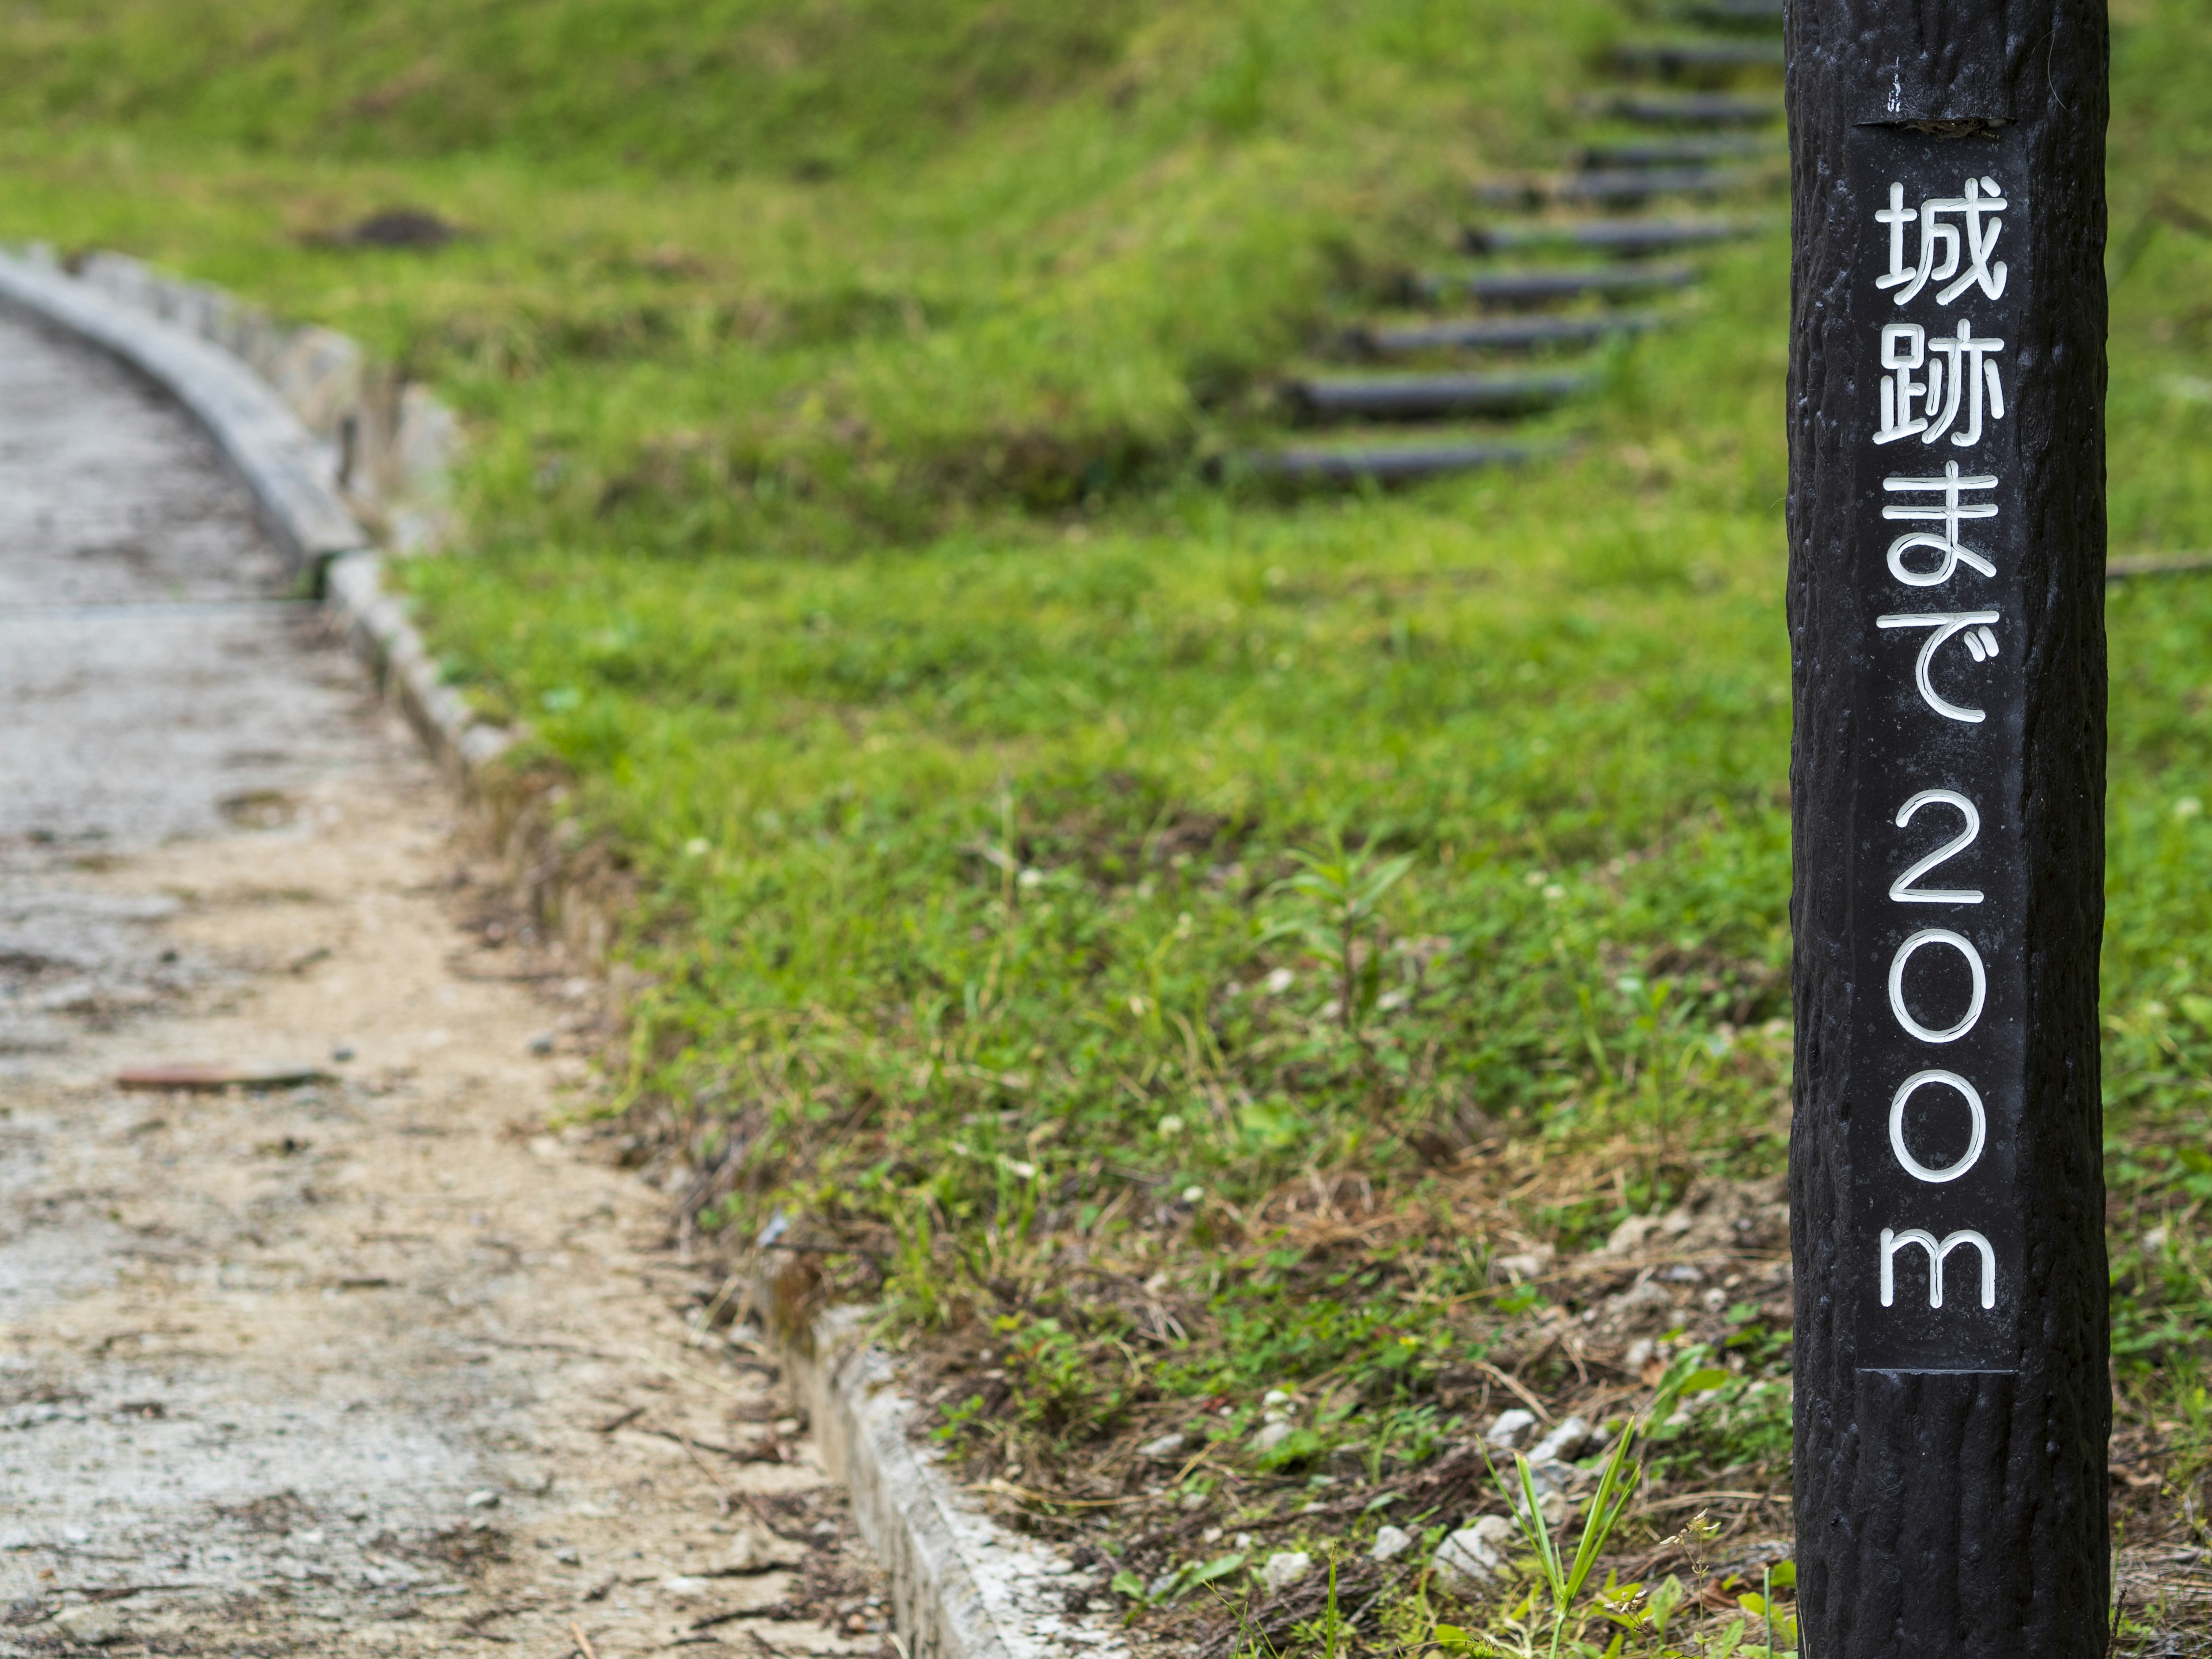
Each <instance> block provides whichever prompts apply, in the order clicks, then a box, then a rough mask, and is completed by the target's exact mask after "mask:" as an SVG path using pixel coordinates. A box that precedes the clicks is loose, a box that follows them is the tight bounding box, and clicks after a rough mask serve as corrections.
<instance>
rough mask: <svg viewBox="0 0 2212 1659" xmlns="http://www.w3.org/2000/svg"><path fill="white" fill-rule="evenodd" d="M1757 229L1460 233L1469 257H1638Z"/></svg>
mask: <svg viewBox="0 0 2212 1659" xmlns="http://www.w3.org/2000/svg"><path fill="white" fill-rule="evenodd" d="M1757 228H1758V227H1757V226H1756V225H1755V224H1753V223H1752V222H1749V221H1747V220H1743V219H1644V218H1634V219H1561V220H1558V221H1556V222H1553V221H1545V220H1536V221H1534V222H1529V223H1527V224H1518V225H1470V226H1468V228H1467V229H1466V230H1464V231H1462V233H1461V234H1460V243H1461V246H1463V247H1464V248H1465V249H1466V250H1467V251H1468V252H1469V253H1478V254H1487V253H1506V252H1512V251H1513V250H1515V249H1517V248H1532V247H1547V246H1566V247H1578V248H1587V249H1589V250H1590V251H1591V252H1606V253H1618V254H1620V255H1621V256H1622V257H1624V258H1635V257H1637V256H1638V255H1641V254H1646V253H1664V252H1668V251H1669V250H1671V249H1674V248H1685V247H1711V246H1713V245H1714V244H1716V243H1718V242H1732V241H1735V240H1740V239H1741V238H1742V237H1745V236H1748V235H1750V234H1753V231H1755V230H1756V229H1757Z"/></svg>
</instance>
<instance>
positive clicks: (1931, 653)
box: [1874, 611, 2000, 726]
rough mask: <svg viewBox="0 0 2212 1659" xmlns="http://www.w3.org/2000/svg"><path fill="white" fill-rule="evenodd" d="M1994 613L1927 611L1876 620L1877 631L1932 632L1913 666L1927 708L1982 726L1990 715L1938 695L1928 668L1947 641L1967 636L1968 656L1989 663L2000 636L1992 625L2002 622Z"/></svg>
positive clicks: (1947, 716)
mask: <svg viewBox="0 0 2212 1659" xmlns="http://www.w3.org/2000/svg"><path fill="white" fill-rule="evenodd" d="M1999 620H2000V618H1999V617H1998V615H1997V613H1996V611H1918V612H1913V613H1910V614H1907V615H1905V616H1894V617H1875V619H1874V625H1875V627H1876V628H1925V629H1931V630H1933V631H1932V632H1930V633H1929V635H1928V641H1927V643H1926V644H1924V645H1923V646H1922V647H1920V660H1919V661H1918V662H1917V663H1916V664H1915V665H1913V678H1914V680H1915V682H1916V683H1917V684H1918V685H1919V687H1920V695H1921V696H1923V697H1924V698H1926V699H1927V701H1928V706H1929V708H1932V709H1934V710H1935V711H1936V713H1937V714H1941V715H1942V716H1944V718H1946V719H1947V720H1965V721H1966V723H1967V724H1968V725H1970V726H1973V725H1979V724H1980V723H1981V722H1982V721H1983V720H1987V719H1988V718H1989V715H1988V714H1985V713H1984V711H1983V710H1981V709H1979V708H1961V707H1960V705H1959V704H1957V703H1955V702H1949V701H1948V700H1946V699H1945V698H1944V697H1943V696H1941V695H1939V694H1938V693H1937V691H1936V687H1935V686H1934V684H1931V683H1930V682H1929V678H1928V665H1929V663H1930V662H1932V661H1933V660H1934V659H1935V656H1936V650H1937V648H1938V647H1941V646H1942V644H1943V642H1944V641H1946V640H1949V639H1952V638H1954V636H1956V635H1960V634H1964V635H1966V654H1967V655H1968V656H1970V657H1972V659H1974V660H1975V661H1976V662H1987V661H1988V660H1989V659H1990V658H1992V657H1994V656H1996V654H1997V636H1996V635H1995V634H1994V633H1992V632H1991V631H1990V627H1989V624H1990V623H1993V622H1996V621H1999Z"/></svg>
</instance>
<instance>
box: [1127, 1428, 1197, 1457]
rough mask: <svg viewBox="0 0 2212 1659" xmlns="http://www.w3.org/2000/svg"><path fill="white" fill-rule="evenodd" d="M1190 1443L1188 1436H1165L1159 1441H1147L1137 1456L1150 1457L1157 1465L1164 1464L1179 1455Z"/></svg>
mask: <svg viewBox="0 0 2212 1659" xmlns="http://www.w3.org/2000/svg"><path fill="white" fill-rule="evenodd" d="M1189 1443H1190V1437H1189V1436H1188V1435H1187V1434H1164V1435H1162V1436H1161V1437H1159V1438H1158V1439H1157V1440H1147V1441H1146V1442H1145V1443H1144V1444H1143V1445H1141V1446H1139V1447H1138V1448H1137V1455H1138V1456H1139V1457H1149V1458H1151V1459H1152V1461H1153V1462H1155V1463H1164V1462H1167V1461H1168V1460H1169V1459H1170V1458H1171V1457H1174V1456H1176V1455H1179V1454H1180V1453H1181V1452H1182V1449H1183V1448H1184V1447H1185V1446H1188V1444H1189Z"/></svg>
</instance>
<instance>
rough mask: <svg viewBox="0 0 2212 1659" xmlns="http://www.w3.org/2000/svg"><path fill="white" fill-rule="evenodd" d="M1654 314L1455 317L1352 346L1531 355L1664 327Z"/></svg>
mask: <svg viewBox="0 0 2212 1659" xmlns="http://www.w3.org/2000/svg"><path fill="white" fill-rule="evenodd" d="M1659 320H1660V319H1659V314H1658V313H1656V312H1652V311H1601V312H1598V313H1594V314H1592V315H1589V316H1586V317H1453V318H1449V319H1445V320H1443V321H1441V322H1425V323H1400V324H1387V323H1368V324H1364V325H1362V326H1360V327H1358V328H1356V329H1353V330H1352V331H1351V333H1350V334H1349V335H1348V336H1347V337H1346V343H1347V344H1348V345H1350V346H1351V347H1352V349H1353V350H1355V351H1362V352H1365V353H1366V354H1368V355H1369V356H1375V357H1400V356H1410V355H1412V354H1413V353H1415V352H1420V351H1531V350H1534V349H1536V348H1537V347H1539V346H1549V345H1595V344H1596V343H1598V342H1600V341H1601V340H1609V339H1613V338H1614V337H1618V336H1620V335H1623V334H1641V333H1644V332H1645V331H1649V330H1650V329H1655V328H1656V327H1658V326H1659Z"/></svg>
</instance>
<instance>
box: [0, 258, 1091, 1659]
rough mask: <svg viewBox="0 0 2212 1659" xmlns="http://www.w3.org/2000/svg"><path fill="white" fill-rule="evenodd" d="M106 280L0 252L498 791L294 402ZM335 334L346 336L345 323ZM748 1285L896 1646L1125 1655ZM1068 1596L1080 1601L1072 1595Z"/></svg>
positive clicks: (834, 1342)
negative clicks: (136, 388) (137, 385)
mask: <svg viewBox="0 0 2212 1659" xmlns="http://www.w3.org/2000/svg"><path fill="white" fill-rule="evenodd" d="M115 263H116V264H125V265H128V266H129V269H130V270H131V271H138V272H143V269H144V268H143V267H141V266H137V265H136V264H135V263H132V262H115ZM126 274H127V273H126ZM133 280H135V278H134V279H133ZM163 280H166V279H163ZM172 286H173V288H174V289H176V291H177V292H179V293H184V294H187V295H197V296H201V297H202V299H204V303H205V305H206V307H208V311H207V316H208V317H211V318H213V319H216V323H223V319H225V318H230V319H235V317H236V316H238V315H240V314H243V313H242V312H241V310H240V308H239V307H236V304H235V302H234V301H231V300H229V299H228V296H226V295H219V294H216V293H215V292H214V291H213V290H210V289H191V288H189V287H186V286H185V285H182V284H173V285H172ZM114 287H115V284H114V283H112V282H104V283H100V284H99V285H97V286H95V285H94V283H92V282H89V281H87V280H82V279H80V278H77V277H74V276H70V275H68V274H67V273H65V272H64V271H63V270H60V269H59V268H58V266H57V265H56V264H53V263H52V261H51V259H44V258H20V257H17V256H15V255H11V254H6V253H0V307H5V308H7V309H10V310H14V311H15V312H17V313H22V314H25V315H27V316H29V317H30V318H32V319H34V320H36V321H38V322H40V323H42V324H44V325H46V326H49V327H52V328H57V329H59V330H61V331H64V332H66V333H69V334H70V335H73V336H75V337H77V338H79V339H82V340H84V341H86V342H88V343H91V344H94V345H96V346H98V347H100V349H102V350H105V351H106V352H107V353H108V354H110V355H111V356H114V357H116V358H118V359H119V360H120V361H121V362H124V363H125V364H126V365H128V366H129V367H131V368H133V369H136V370H137V371H138V372H139V373H140V374H144V375H145V376H147V377H148V378H149V379H150V380H153V381H155V383H156V384H157V385H159V386H161V387H162V388H164V389H165V390H166V391H167V392H170V393H171V394H172V395H173V396H174V397H175V398H177V399H178V401H179V402H180V403H182V404H184V406H185V408H186V409H187V410H190V411H191V414H192V415H193V416H195V417H197V419H198V421H199V422H200V423H201V424H202V425H203V426H204V427H205V428H207V430H208V431H209V433H210V435H212V436H213V438H214V439H215V441H216V445H217V447H219V448H220V449H221V450H222V453H223V455H224V457H225V459H227V460H228V462H229V463H230V465H232V466H233V467H234V469H235V470H236V471H237V472H238V475H239V477H240V479H241V480H242V481H243V482H244V483H245V484H246V488H247V489H249V490H250V491H251V492H252V496H253V500H254V504H255V507H256V510H257V511H258V513H259V515H260V517H261V520H262V521H263V523H264V526H266V527H267V529H268V532H269V534H270V537H271V538H272V539H274V540H275V541H276V544H278V546H279V547H281V548H282V549H283V550H284V551H285V552H286V553H287V554H288V555H289V556H290V557H291V559H292V560H293V562H294V563H295V568H297V569H298V570H299V571H300V573H301V575H302V577H303V578H306V579H307V580H313V581H315V582H316V583H317V585H318V586H319V590H320V592H321V594H322V598H323V600H324V603H325V605H327V606H328V607H329V608H330V611H331V615H332V617H333V618H334V620H335V621H336V623H337V625H338V626H339V628H340V629H342V630H343V633H344V635H345V636H346V640H347V642H348V644H349V647H351V648H352V649H353V650H354V651H355V652H356V653H357V654H359V655H360V656H361V657H362V659H364V660H365V661H366V662H367V663H368V665H369V666H370V668H371V670H372V671H374V673H375V675H376V677H377V680H378V683H379V684H380V686H381V687H382V688H383V690H384V693H385V695H386V696H387V697H389V698H391V699H392V702H394V703H396V704H397V705H398V707H399V708H401V709H402V710H403V711H404V713H405V714H407V716H408V718H409V720H410V721H411V722H412V724H413V725H414V726H415V728H416V731H417V732H420V733H421V735H422V739H423V741H424V742H425V743H426V744H428V746H429V748H430V750H432V752H433V753H434V754H435V755H436V757H438V759H439V760H440V761H441V763H443V764H444V765H445V767H446V768H447V771H448V772H449V773H450V774H451V775H452V776H453V779H454V781H455V782H456V783H457V784H459V786H460V787H461V788H462V789H463V791H464V793H468V794H471V795H474V796H477V797H478V798H479V799H484V798H489V796H491V795H492V794H493V793H495V792H494V791H493V790H492V789H491V787H489V786H490V776H489V768H490V766H491V763H492V762H493V761H495V759H496V758H497V757H499V755H500V754H501V752H502V751H504V750H506V749H507V747H508V745H509V744H511V743H512V742H513V734H512V733H511V732H507V731H504V730H502V729H501V728H499V727H497V726H491V725H489V724H488V723H486V722H484V721H482V720H478V719H477V717H476V714H475V713H474V711H473V710H471V708H469V706H468V703H467V702H466V700H465V699H464V698H463V697H462V696H460V695H459V693H457V692H456V691H454V690H453V688H452V687H450V686H447V685H445V684H441V683H440V681H439V678H438V672H437V667H436V665H435V662H434V661H433V660H432V659H431V657H430V654H429V653H428V650H427V649H426V648H425V647H424V646H423V643H422V636H421V635H418V634H417V633H416V630H415V629H414V627H413V625H412V624H411V623H409V622H408V620H407V617H406V614H405V612H404V610H403V609H402V607H401V605H400V603H399V601H398V600H397V599H394V598H393V597H392V595H391V594H389V593H387V592H385V590H384V587H383V585H382V582H381V580H380V573H381V569H382V565H383V560H382V558H381V556H380V555H378V554H377V553H376V552H374V550H372V549H371V547H370V541H369V538H368V534H367V533H366V532H364V531H363V530H362V526H361V525H360V523H359V521H358V520H356V518H355V517H354V515H353V513H351V512H350V511H349V508H348V507H347V505H346V503H345V502H344V501H343V500H342V499H341V498H340V496H339V495H338V492H337V489H336V488H334V487H333V483H331V480H330V477H329V474H330V471H331V468H330V467H329V465H328V464H327V462H326V460H325V457H324V456H323V455H322V454H320V453H319V452H318V449H317V447H316V444H315V442H314V440H313V437H312V435H310V433H309V431H308V429H307V427H306V426H305V425H304V424H303V423H302V421H301V416H299V415H298V414H296V413H295V410H294V409H293V407H292V406H291V405H290V404H288V402H287V400H286V398H283V397H282V396H280V395H279V394H278V392H277V391H276V389H275V388H274V387H272V386H270V384H268V383H267V382H266V381H264V380H262V379H260V378H259V377H258V376H257V375H256V374H254V372H253V370H252V368H249V367H248V366H247V364H246V362H242V361H241V360H240V356H238V355H237V354H235V353H234V352H233V351H232V350H230V349H226V347H225V346H224V345H222V344H221V343H216V340H214V339H212V338H203V337H200V333H202V332H204V333H210V334H212V333H215V332H216V329H215V327H214V326H213V325H210V327H209V328H207V329H204V330H202V331H199V332H194V331H188V330H187V329H185V327H182V326H179V324H178V323H177V322H175V321H171V320H166V319H164V318H163V317H162V316H161V315H157V314H153V313H154V308H153V307H145V306H141V305H137V304H134V303H131V300H133V299H135V298H136V297H137V296H136V295H129V296H126V297H125V298H118V297H116V295H115V294H114V292H113V289H114ZM222 307H229V308H230V309H229V310H228V311H225V310H223V309H222ZM223 325H224V326H234V321H233V323H228V324H223ZM322 332H323V331H306V334H307V335H308V336H313V335H319V334H321V333H322ZM297 338H299V336H295V339H297ZM328 338H329V339H331V340H337V341H339V342H340V343H341V344H343V345H344V346H346V347H347V348H349V349H352V348H351V343H350V342H346V341H343V338H342V337H339V336H335V335H333V336H329V337H328ZM332 355H338V356H342V354H336V353H335V352H334V350H333V351H326V352H325V356H332ZM355 361H356V362H357V361H358V358H357V353H356V359H355ZM340 471H341V475H342V474H343V467H341V469H340ZM753 1301H754V1304H755V1306H756V1308H757V1311H758V1312H759V1314H760V1315H761V1317H762V1322H763V1325H764V1326H765V1327H766V1328H767V1329H768V1330H769V1333H770V1336H771V1340H772V1341H773V1342H774V1344H775V1348H776V1351H777V1357H778V1358H780V1359H781V1361H782V1362H783V1364H784V1366H785V1368H786V1370H787V1373H788V1374H789V1376H790V1377H791V1380H792V1383H793V1390H794V1392H795V1393H796V1394H797V1395H798V1396H799V1401H800V1402H801V1403H802V1405H803V1406H804V1407H805V1411H806V1413H807V1418H808V1420H809V1422H810V1423H811V1425H812V1426H813V1430H814V1433H815V1435H816V1437H817V1440H818V1442H819V1443H820V1445H821V1447H822V1451H823V1462H825V1464H826V1465H827V1466H828V1468H829V1474H830V1475H831V1477H832V1478H833V1479H835V1480H840V1481H842V1482H843V1483H844V1485H845V1486H846V1487H847V1488H848V1490H849V1491H850V1492H851V1493H852V1499H853V1510H854V1519H855V1520H856V1521H857V1522H859V1525H860V1532H861V1534H862V1535H863V1536H864V1537H865V1538H866V1540H867V1541H868V1544H869V1547H871V1548H872V1549H873V1550H874V1552H875V1553H876V1556H877V1559H878V1560H879V1561H881V1562H882V1564H883V1565H884V1570H885V1571H886V1572H887V1573H888V1574H889V1576H890V1580H891V1592H892V1599H893V1601H894V1604H895V1606H896V1609H897V1614H898V1626H899V1631H900V1639H901V1643H902V1652H903V1654H904V1656H905V1659H1073V1656H1078V1655H1080V1656H1085V1659H1127V1653H1128V1646H1127V1642H1126V1641H1125V1640H1124V1639H1123V1638H1122V1636H1121V1632H1120V1630H1119V1629H1118V1628H1117V1626H1115V1622H1114V1621H1113V1620H1112V1619H1111V1618H1110V1617H1104V1616H1100V1615H1097V1614H1091V1613H1072V1612H1070V1611H1069V1610H1068V1603H1069V1601H1070V1600H1071V1599H1072V1596H1071V1593H1072V1592H1091V1591H1097V1590H1099V1589H1101V1587H1100V1586H1099V1584H1098V1583H1097V1574H1096V1573H1079V1572H1078V1571H1075V1570H1074V1568H1073V1565H1071V1563H1070V1562H1069V1561H1068V1560H1067V1559H1066V1557H1065V1556H1063V1555H1061V1554H1060V1553H1059V1552H1058V1551H1056V1550H1054V1549H1052V1548H1050V1547H1048V1546H1046V1545H1044V1544H1042V1543H1040V1542H1038V1541H1035V1540H1031V1539H1027V1538H1024V1537H1021V1536H1019V1535H1018V1534H1014V1533H1012V1532H1010V1531H1008V1530H1007V1529H1006V1528H1003V1527H1001V1526H1000V1525H999V1524H998V1523H997V1522H994V1521H993V1520H992V1519H991V1518H990V1517H989V1516H987V1514H985V1513H984V1512H983V1510H981V1508H980V1507H979V1506H978V1505H976V1504H973V1503H970V1502H969V1501H967V1500H966V1499H965V1498H963V1497H962V1496H961V1494H960V1492H959V1491H958V1489H957V1487H956V1486H954V1484H953V1483H952V1482H951V1480H949V1479H948V1478H947V1477H946V1475H945V1473H944V1470H943V1468H942V1467H941V1466H940V1465H939V1462H938V1461H937V1460H936V1459H935V1458H934V1457H933V1456H932V1455H930V1454H929V1453H927V1451H925V1450H921V1449H917V1448H916V1446H915V1442H914V1439H913V1434H912V1431H913V1427H914V1421H915V1406H914V1404H913V1402H912V1401H909V1400H908V1399H906V1398H905V1397H904V1396H903V1395H902V1394H901V1393H900V1391H899V1389H898V1387H897V1377H896V1369H895V1367H894V1364H893V1362H892V1360H891V1358H890V1355H889V1354H887V1353H885V1352H884V1351H883V1350H882V1349H880V1348H878V1347H876V1346H873V1345H872V1344H871V1343H870V1342H869V1341H868V1340H867V1325H868V1316H867V1314H866V1310H860V1309H855V1308H834V1309H831V1310H829V1311H827V1312H823V1313H820V1314H817V1315H815V1316H811V1318H810V1317H804V1316H779V1313H778V1300H777V1286H776V1285H775V1284H774V1283H773V1282H771V1281H769V1280H767V1279H762V1280H760V1281H759V1282H757V1284H756V1285H755V1286H754V1291H753ZM1073 1599H1077V1600H1078V1604H1080V1600H1081V1599H1082V1598H1081V1597H1075V1598H1073Z"/></svg>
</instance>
